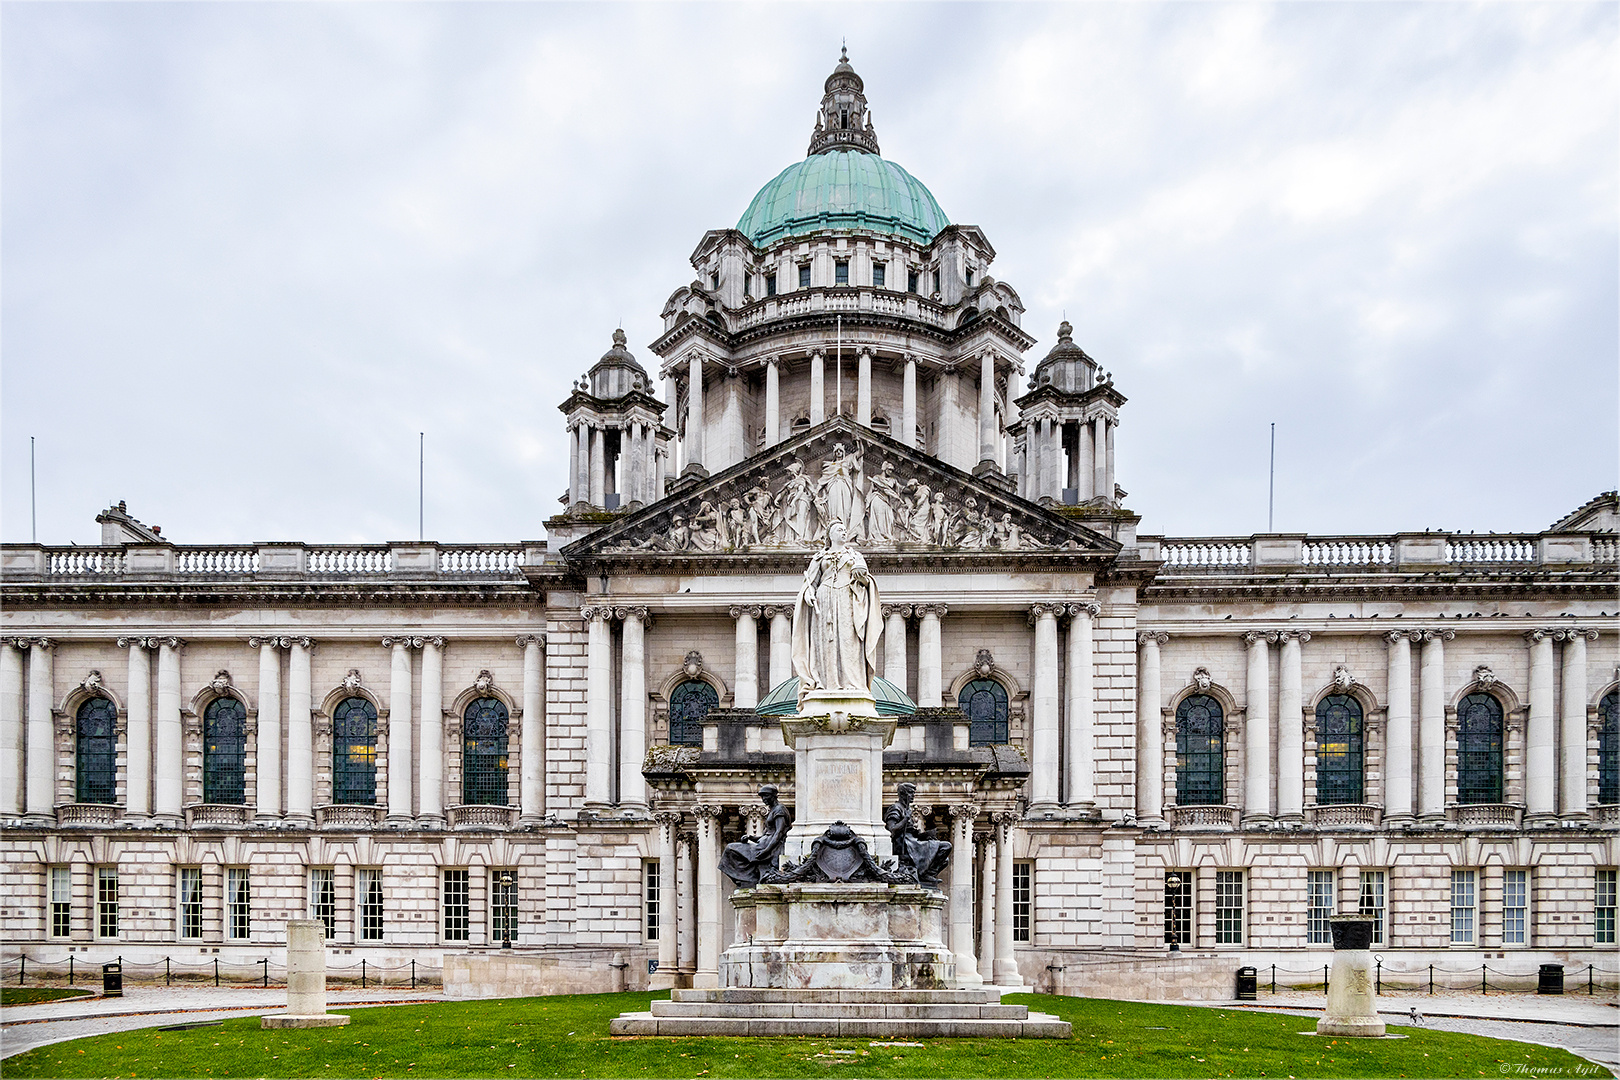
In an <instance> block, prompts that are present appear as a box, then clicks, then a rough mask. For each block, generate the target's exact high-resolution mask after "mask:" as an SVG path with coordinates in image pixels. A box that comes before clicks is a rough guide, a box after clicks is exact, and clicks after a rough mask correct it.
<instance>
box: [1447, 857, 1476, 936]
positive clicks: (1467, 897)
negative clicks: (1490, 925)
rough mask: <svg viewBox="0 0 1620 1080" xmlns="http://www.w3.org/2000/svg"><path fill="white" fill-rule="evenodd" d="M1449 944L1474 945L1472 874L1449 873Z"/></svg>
mask: <svg viewBox="0 0 1620 1080" xmlns="http://www.w3.org/2000/svg"><path fill="white" fill-rule="evenodd" d="M1451 943H1452V944H1453V945H1472V944H1473V943H1474V872H1473V871H1472V870H1453V871H1452V872H1451Z"/></svg>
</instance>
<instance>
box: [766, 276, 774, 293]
mask: <svg viewBox="0 0 1620 1080" xmlns="http://www.w3.org/2000/svg"><path fill="white" fill-rule="evenodd" d="M765 295H766V296H775V295H776V274H775V273H774V272H772V273H769V274H766V275H765Z"/></svg>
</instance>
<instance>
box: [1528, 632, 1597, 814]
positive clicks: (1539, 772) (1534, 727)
mask: <svg viewBox="0 0 1620 1080" xmlns="http://www.w3.org/2000/svg"><path fill="white" fill-rule="evenodd" d="M1524 636H1525V640H1526V641H1528V642H1529V643H1530V716H1529V718H1528V723H1527V724H1526V725H1525V740H1524V743H1525V745H1524V812H1525V816H1527V817H1550V816H1552V815H1555V814H1557V813H1558V757H1557V753H1558V751H1557V741H1558V718H1557V713H1556V710H1555V709H1554V707H1553V700H1554V699H1553V694H1554V686H1553V638H1554V637H1555V636H1556V631H1552V630H1531V631H1528V632H1527V633H1526V634H1525V635H1524ZM1581 742H1582V749H1583V750H1584V749H1585V745H1584V744H1585V742H1586V740H1585V738H1584V737H1583V738H1582V739H1581ZM1583 764H1584V762H1583Z"/></svg>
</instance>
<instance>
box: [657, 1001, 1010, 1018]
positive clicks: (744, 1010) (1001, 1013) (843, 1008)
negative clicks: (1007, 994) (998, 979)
mask: <svg viewBox="0 0 1620 1080" xmlns="http://www.w3.org/2000/svg"><path fill="white" fill-rule="evenodd" d="M652 1014H653V1015H654V1016H656V1017H659V1018H660V1019H662V1018H663V1017H666V1016H669V1017H676V1016H698V1017H713V1018H716V1019H722V1020H753V1019H760V1020H1024V1019H1027V1018H1028V1017H1029V1009H1028V1008H1026V1007H1025V1006H1023V1005H921V1004H899V1003H896V1004H883V1003H876V1002H869V1003H859V1002H847V1003H842V1004H838V1003H834V1004H825V1003H822V1004H817V1003H810V1002H785V1001H775V1002H729V1001H654V1002H653V1003H652Z"/></svg>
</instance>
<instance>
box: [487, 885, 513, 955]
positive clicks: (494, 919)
mask: <svg viewBox="0 0 1620 1080" xmlns="http://www.w3.org/2000/svg"><path fill="white" fill-rule="evenodd" d="M517 880H518V879H517V871H516V870H495V871H493V872H491V874H490V887H489V936H490V938H491V939H492V940H494V941H499V942H501V943H503V944H504V943H505V942H508V941H512V940H514V939H515V938H516V937H517V935H518V922H517V919H518V905H517V897H518V892H517V889H518V886H517Z"/></svg>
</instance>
